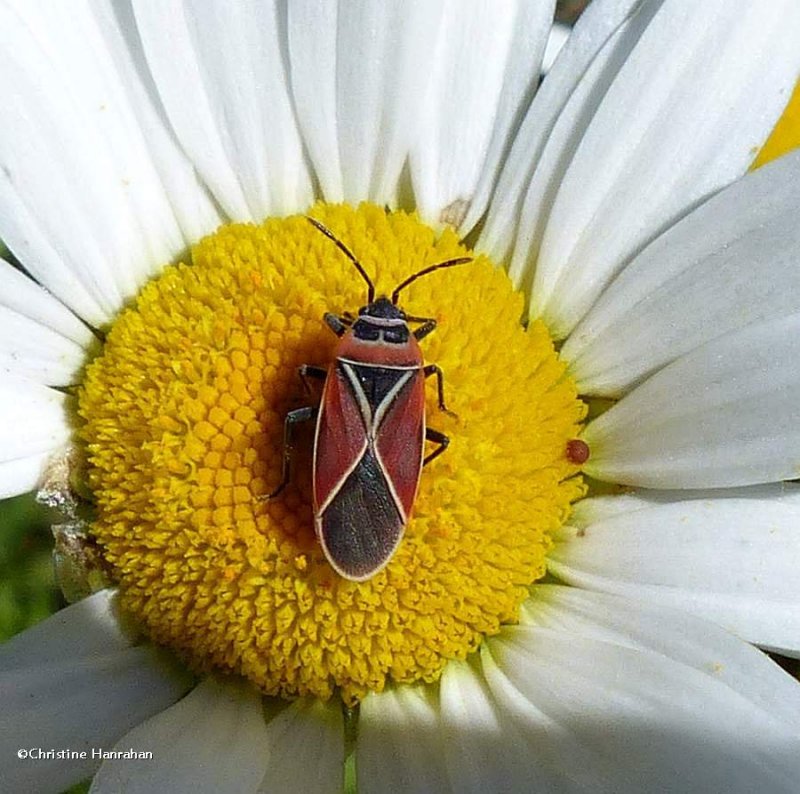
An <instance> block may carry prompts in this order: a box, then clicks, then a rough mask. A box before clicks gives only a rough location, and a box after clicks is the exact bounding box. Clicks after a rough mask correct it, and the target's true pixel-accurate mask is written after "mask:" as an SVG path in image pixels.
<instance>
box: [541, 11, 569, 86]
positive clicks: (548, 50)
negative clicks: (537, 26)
mask: <svg viewBox="0 0 800 794" xmlns="http://www.w3.org/2000/svg"><path fill="white" fill-rule="evenodd" d="M569 34H570V28H569V26H568V25H562V24H561V23H559V22H556V23H555V24H554V25H553V27H552V28H551V29H550V35H548V37H547V44H546V46H545V48H544V55H543V56H542V74H547V73H548V72H549V71H550V70H551V69H552V68H553V64H554V63H555V62H556V58H557V57H558V54H559V53H560V52H561V50H562V49H563V48H564V45H565V44H566V43H567V39H568V38H569Z"/></svg>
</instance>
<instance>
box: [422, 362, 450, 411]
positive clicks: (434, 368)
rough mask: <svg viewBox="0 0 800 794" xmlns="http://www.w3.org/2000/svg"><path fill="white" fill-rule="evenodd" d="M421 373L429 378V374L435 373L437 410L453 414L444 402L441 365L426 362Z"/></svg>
mask: <svg viewBox="0 0 800 794" xmlns="http://www.w3.org/2000/svg"><path fill="white" fill-rule="evenodd" d="M422 373H423V374H424V375H425V377H426V378H430V376H431V375H436V389H437V391H438V392H439V410H440V411H444V412H445V413H446V414H449V415H450V416H455V414H454V413H453V412H452V411H451V410H449V409H448V407H447V406H446V405H445V404H444V373H443V372H442V370H441V367H439V366H438V365H437V364H428V365H427V366H426V367H423V369H422Z"/></svg>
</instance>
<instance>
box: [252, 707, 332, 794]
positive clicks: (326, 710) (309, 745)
mask: <svg viewBox="0 0 800 794" xmlns="http://www.w3.org/2000/svg"><path fill="white" fill-rule="evenodd" d="M266 740H267V744H268V751H269V763H268V766H267V774H266V775H265V777H264V780H263V781H262V783H261V786H260V787H259V789H258V791H259V792H261V793H262V794H284V792H287V791H298V792H300V791H301V792H303V794H339V792H341V790H342V781H343V778H344V720H343V718H342V708H341V704H339V703H338V702H336V701H334V700H332V701H329V702H328V703H321V702H320V701H318V700H316V699H313V698H307V699H305V700H296V701H295V702H294V703H292V705H291V706H289V707H288V708H287V709H284V710H283V711H282V712H281V713H280V714H278V716H277V717H275V718H274V719H272V720H270V722H269V723H268V724H267V739H266Z"/></svg>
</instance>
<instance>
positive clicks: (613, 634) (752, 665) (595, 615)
mask: <svg viewBox="0 0 800 794" xmlns="http://www.w3.org/2000/svg"><path fill="white" fill-rule="evenodd" d="M521 620H522V621H523V622H526V623H529V624H532V625H536V626H540V627H543V628H548V629H552V630H554V631H559V632H562V633H565V634H569V635H579V636H582V637H587V638H589V639H595V640H602V641H604V642H612V643H615V644H617V645H623V646H625V647H629V648H634V649H639V650H646V651H653V652H655V653H658V654H662V655H664V656H666V657H668V658H670V659H673V660H675V661H676V662H679V663H680V664H685V665H688V666H689V667H692V668H694V669H695V670H698V671H699V672H701V673H705V674H706V675H711V676H712V677H713V678H714V680H716V681H720V682H722V683H724V684H725V685H726V686H728V687H730V688H731V689H732V690H734V691H736V692H738V693H739V694H740V695H741V696H743V697H745V698H746V699H747V700H749V701H750V702H751V703H752V704H753V705H755V706H758V707H759V708H761V709H763V710H764V711H765V712H766V713H768V714H771V715H773V716H774V717H776V718H778V719H780V720H781V721H782V722H784V723H785V724H786V725H787V726H788V727H790V728H791V729H792V730H794V731H800V709H798V705H800V688H798V685H797V682H796V681H795V680H794V679H793V678H792V677H791V676H788V675H785V674H783V673H782V672H781V670H780V669H779V668H778V666H777V665H776V664H775V663H774V662H773V661H772V660H771V659H770V658H769V657H768V656H766V655H765V654H763V653H761V651H759V650H757V649H756V648H753V646H752V645H749V644H748V643H746V642H742V641H741V640H740V639H738V638H737V637H735V636H734V635H732V634H729V633H728V632H727V631H724V630H723V629H721V628H719V627H718V626H715V625H713V624H711V623H709V622H707V621H705V620H699V619H698V618H696V617H693V616H692V615H689V614H686V613H684V612H682V611H676V610H674V609H671V608H668V607H663V606H660V605H658V604H653V603H649V602H644V603H642V602H640V601H638V600H637V599H631V598H621V597H619V596H616V595H609V594H607V593H596V592H589V591H587V590H579V589H578V588H576V587H561V586H558V585H537V586H535V587H533V588H532V590H531V598H529V599H528V600H527V601H526V602H525V605H524V607H523V612H522V615H521Z"/></svg>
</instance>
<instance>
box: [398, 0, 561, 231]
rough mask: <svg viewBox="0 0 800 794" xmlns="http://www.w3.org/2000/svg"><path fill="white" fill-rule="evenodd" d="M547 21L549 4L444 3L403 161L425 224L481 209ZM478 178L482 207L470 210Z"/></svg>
mask: <svg viewBox="0 0 800 794" xmlns="http://www.w3.org/2000/svg"><path fill="white" fill-rule="evenodd" d="M552 18H553V3H552V2H549V1H548V2H537V3H529V2H524V1H522V2H521V1H520V0H501V1H500V2H498V1H497V0H473V1H472V2H469V3H464V2H463V0H450V1H449V2H446V4H445V13H444V19H443V24H442V26H441V27H440V30H439V37H438V41H437V43H436V47H435V58H434V62H433V69H432V72H431V74H430V75H429V76H428V80H429V85H428V90H427V95H426V99H425V101H424V103H423V106H422V108H420V110H419V112H420V114H421V123H420V128H419V130H418V133H417V137H416V141H415V143H414V145H413V146H412V148H411V154H410V160H409V163H410V167H411V180H412V183H413V186H414V194H415V198H416V206H417V208H418V209H419V211H420V214H421V215H422V217H423V218H424V219H426V220H427V221H428V222H430V223H433V224H441V223H446V222H449V223H452V225H454V226H456V227H458V226H460V224H461V222H462V220H463V218H464V215H465V214H466V212H467V210H468V209H469V210H470V215H471V216H472V217H473V218H479V217H480V216H481V215H482V214H483V212H484V210H485V208H486V203H488V193H489V192H490V191H491V187H493V185H494V182H495V180H496V178H497V170H498V165H499V161H500V158H501V155H502V154H504V153H505V151H506V150H507V147H508V145H509V137H510V135H511V134H512V133H513V132H514V130H515V128H516V126H517V124H518V123H519V116H520V107H521V105H523V103H526V102H528V101H530V97H531V96H532V95H533V93H534V91H535V90H536V87H537V85H538V83H539V70H540V64H541V59H542V55H543V54H544V47H545V43H546V41H547V35H548V33H549V30H550V25H551V22H552ZM481 179H482V180H483V181H484V182H485V183H486V188H485V189H481V196H482V205H481V206H475V207H471V206H470V205H471V203H472V199H473V195H474V193H475V191H476V188H477V185H478V182H479V180H481ZM464 231H468V228H465V229H464Z"/></svg>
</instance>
